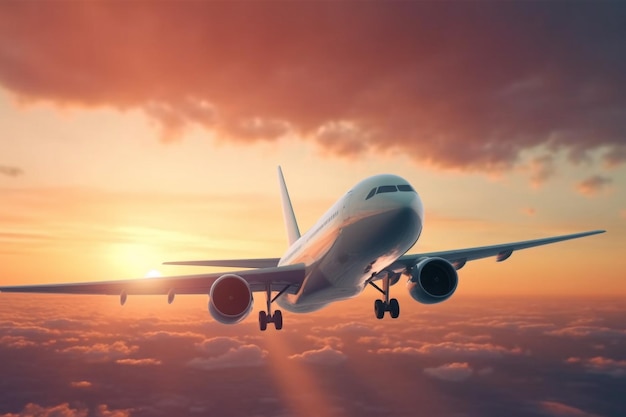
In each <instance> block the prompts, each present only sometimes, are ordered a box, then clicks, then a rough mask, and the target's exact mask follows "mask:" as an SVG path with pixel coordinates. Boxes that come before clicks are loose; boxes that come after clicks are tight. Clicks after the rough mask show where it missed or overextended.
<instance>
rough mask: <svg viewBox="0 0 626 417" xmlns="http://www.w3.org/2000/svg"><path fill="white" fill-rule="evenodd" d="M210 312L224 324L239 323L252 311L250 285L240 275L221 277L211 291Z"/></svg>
mask: <svg viewBox="0 0 626 417" xmlns="http://www.w3.org/2000/svg"><path fill="white" fill-rule="evenodd" d="M209 297H210V298H209V312H210V313H211V316H213V318H214V319H215V320H217V321H219V322H220V323H223V324H235V323H239V322H240V321H242V320H243V319H245V318H246V317H248V314H250V312H251V311H252V305H253V302H254V300H253V298H252V291H251V290H250V285H248V283H247V282H246V280H245V279H243V278H241V277H240V276H239V275H233V274H227V275H222V276H221V277H219V278H218V279H217V280H216V281H215V282H214V283H213V285H212V286H211V291H210V293H209Z"/></svg>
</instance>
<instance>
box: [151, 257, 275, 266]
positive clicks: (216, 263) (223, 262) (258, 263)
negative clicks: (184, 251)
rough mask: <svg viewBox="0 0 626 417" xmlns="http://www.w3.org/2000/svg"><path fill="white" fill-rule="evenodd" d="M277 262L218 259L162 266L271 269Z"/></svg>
mask: <svg viewBox="0 0 626 417" xmlns="http://www.w3.org/2000/svg"><path fill="white" fill-rule="evenodd" d="M279 260H280V259H279V258H258V259H218V260H205V261H173V262H163V265H190V266H221V267H226V268H273V267H275V266H277V265H278V261H279Z"/></svg>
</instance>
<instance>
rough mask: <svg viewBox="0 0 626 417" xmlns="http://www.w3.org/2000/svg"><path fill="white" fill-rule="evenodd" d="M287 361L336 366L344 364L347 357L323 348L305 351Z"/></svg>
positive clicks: (334, 350)
mask: <svg viewBox="0 0 626 417" xmlns="http://www.w3.org/2000/svg"><path fill="white" fill-rule="evenodd" d="M289 359H291V360H295V361H300V362H306V363H313V364H318V365H338V364H340V363H342V362H344V361H345V360H346V359H347V356H346V355H345V354H344V353H343V352H342V351H340V350H336V349H333V348H331V347H330V346H324V347H323V348H321V349H314V350H307V351H305V352H302V353H298V354H295V355H291V356H289Z"/></svg>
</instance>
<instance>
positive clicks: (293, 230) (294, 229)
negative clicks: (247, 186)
mask: <svg viewBox="0 0 626 417" xmlns="http://www.w3.org/2000/svg"><path fill="white" fill-rule="evenodd" d="M278 182H279V183H280V196H281V198H282V202H283V219H284V220H285V227H286V228H287V238H288V239H289V245H293V243H294V242H295V241H296V240H298V239H299V238H300V229H298V222H296V215H295V214H294V212H293V207H291V199H290V198H289V192H287V185H286V184H285V177H283V170H282V169H281V168H280V166H279V167H278Z"/></svg>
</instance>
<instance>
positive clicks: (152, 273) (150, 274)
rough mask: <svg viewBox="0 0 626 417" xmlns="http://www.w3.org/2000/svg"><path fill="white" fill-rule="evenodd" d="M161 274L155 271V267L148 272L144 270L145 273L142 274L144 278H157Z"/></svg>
mask: <svg viewBox="0 0 626 417" xmlns="http://www.w3.org/2000/svg"><path fill="white" fill-rule="evenodd" d="M162 276H163V275H161V273H160V272H159V271H157V270H156V269H151V270H149V271H148V272H146V275H144V278H159V277H162Z"/></svg>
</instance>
